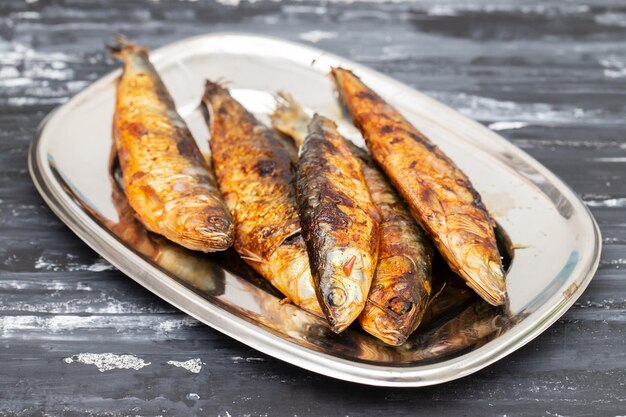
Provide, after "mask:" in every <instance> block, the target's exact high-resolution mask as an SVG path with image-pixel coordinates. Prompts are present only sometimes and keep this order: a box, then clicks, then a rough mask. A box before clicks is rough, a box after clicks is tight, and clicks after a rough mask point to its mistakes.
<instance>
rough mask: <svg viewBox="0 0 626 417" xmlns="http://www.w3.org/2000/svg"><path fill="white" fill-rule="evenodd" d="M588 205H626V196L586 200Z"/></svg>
mask: <svg viewBox="0 0 626 417" xmlns="http://www.w3.org/2000/svg"><path fill="white" fill-rule="evenodd" d="M585 204H586V205H587V206H588V207H626V198H609V199H606V200H586V201H585Z"/></svg>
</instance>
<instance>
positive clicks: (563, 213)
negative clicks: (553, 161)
mask: <svg viewBox="0 0 626 417" xmlns="http://www.w3.org/2000/svg"><path fill="white" fill-rule="evenodd" d="M151 59H152V60H153V62H154V64H155V66H156V68H157V69H158V70H159V72H160V73H161V75H162V77H163V79H164V81H165V83H166V84H167V86H168V88H169V89H170V91H171V93H172V95H173V96H174V99H175V101H176V103H177V107H178V108H179V111H180V113H181V114H182V115H183V117H184V118H185V119H186V120H187V122H188V124H189V126H190V128H191V130H192V132H193V134H194V136H195V138H196V140H197V141H198V143H199V145H200V147H201V149H203V150H205V151H206V150H207V149H208V145H207V141H208V140H209V133H208V130H207V128H206V124H205V122H204V119H203V116H202V114H201V112H200V110H199V103H200V96H201V94H202V86H203V81H204V79H206V78H210V79H218V78H219V79H222V80H226V81H227V82H228V85H229V87H230V88H231V90H232V92H233V95H234V96H235V98H237V99H238V100H239V101H241V102H242V104H243V105H245V106H246V107H247V108H248V109H250V110H251V111H252V112H254V113H255V114H256V115H258V116H259V117H260V118H261V119H262V120H267V115H268V113H269V112H271V111H272V109H273V107H274V94H275V93H276V92H277V91H279V90H283V91H288V92H290V93H291V94H293V96H294V97H295V98H296V99H298V100H299V101H300V102H301V103H303V104H304V105H305V106H306V107H307V108H308V109H310V110H313V111H317V112H319V113H322V114H324V115H326V116H329V117H331V118H333V119H335V120H336V121H337V122H338V124H339V126H340V130H342V131H343V133H344V134H345V135H346V136H347V137H349V138H351V139H352V140H354V141H355V142H357V143H358V144H362V139H361V138H360V136H359V135H358V132H357V131H356V130H355V129H354V128H353V127H352V126H351V124H350V122H349V120H348V119H347V118H346V117H345V115H344V114H343V113H342V111H341V109H340V107H339V105H338V104H337V100H336V99H335V97H334V93H333V88H332V85H331V82H330V79H329V77H328V72H329V68H330V66H334V65H341V66H343V67H346V68H350V69H353V70H354V71H355V72H356V73H357V74H358V75H359V76H361V78H362V79H363V80H364V81H365V82H366V83H367V84H369V85H370V86H371V87H372V88H373V89H374V90H376V91H377V92H379V93H380V94H381V95H382V96H383V97H384V98H385V99H387V100H388V101H389V102H390V103H391V104H392V105H394V106H396V107H397V108H398V109H399V110H400V111H401V112H402V113H403V114H404V115H405V116H406V117H407V118H408V119H409V120H410V121H411V122H412V123H414V124H415V125H416V126H417V127H418V128H419V129H420V130H422V131H423V132H425V133H426V134H427V135H428V136H429V137H430V138H431V139H432V140H433V141H434V142H435V143H436V144H437V145H439V146H440V147H441V148H442V149H443V150H444V151H445V152H446V153H447V154H448V155H449V156H450V157H451V158H452V159H453V160H454V161H455V162H456V163H457V164H458V165H459V166H460V167H461V168H462V169H463V170H464V171H465V173H466V174H467V175H468V176H469V178H470V179H471V180H472V182H473V183H474V185H475V187H476V188H477V189H478V191H479V192H480V193H481V194H482V196H483V200H484V201H485V203H486V205H487V207H488V209H489V210H490V212H491V213H492V215H493V216H494V217H495V219H496V221H497V222H498V224H499V226H500V227H501V228H502V229H503V230H505V231H506V232H507V233H508V236H509V237H510V240H511V242H512V244H513V245H512V247H513V248H517V249H515V253H514V257H513V260H512V262H511V265H510V267H509V270H508V274H507V288H508V292H509V294H510V297H511V303H510V306H509V308H508V309H507V310H506V311H505V310H504V309H498V308H494V307H491V306H488V305H486V304H485V303H483V302H481V301H480V300H478V299H477V298H472V297H470V298H469V300H467V299H465V301H464V302H463V303H461V304H459V305H454V302H453V301H454V300H452V301H451V304H453V307H454V308H452V310H449V311H448V313H447V314H444V315H442V316H440V317H436V318H434V319H433V320H431V322H430V323H428V324H427V325H424V326H422V327H420V328H419V329H418V330H417V332H415V334H414V335H413V336H412V337H411V338H410V339H409V340H408V341H407V343H405V344H404V345H403V346H400V347H390V346H386V345H384V344H383V343H382V342H379V341H377V340H376V339H374V338H373V337H371V336H369V335H367V334H365V333H364V332H362V331H361V330H359V329H358V328H351V329H349V330H348V331H346V332H345V333H344V334H342V335H335V334H333V333H332V332H330V330H329V329H328V328H327V326H326V325H325V324H324V322H323V321H321V320H320V319H318V318H316V317H313V316H311V315H309V314H307V313H304V312H302V311H300V310H299V309H298V308H296V307H294V306H293V305H289V304H281V303H280V299H281V297H280V295H279V294H277V293H276V292H275V291H274V290H273V289H272V288H269V287H268V285H267V284H266V283H265V282H264V281H263V280H261V279H260V278H258V276H257V275H255V274H254V273H253V272H252V271H251V270H250V268H249V267H247V266H246V265H245V264H243V263H242V262H241V260H240V259H238V257H237V255H235V254H234V253H233V252H227V253H222V254H217V255H215V254H214V255H205V254H201V253H192V252H189V251H187V250H185V249H182V248H180V247H177V246H176V245H174V244H172V243H169V242H167V241H165V240H164V239H162V238H159V237H157V236H154V235H151V234H149V233H147V232H146V231H145V230H144V229H142V228H141V226H139V224H138V223H136V222H135V221H134V219H133V218H132V216H130V217H129V215H128V211H127V210H126V211H125V210H124V200H123V194H120V192H121V191H120V190H119V189H117V186H116V181H115V180H114V178H112V177H114V175H111V170H110V166H109V154H110V149H111V144H112V139H111V125H112V117H113V108H114V98H115V81H116V78H117V77H118V76H119V75H120V71H119V70H118V71H115V72H114V73H112V74H109V75H107V76H105V77H103V78H102V79H100V80H99V81H97V82H95V83H94V84H93V85H91V86H90V87H88V88H87V89H85V90H84V91H82V92H81V93H80V94H78V95H77V96H76V97H74V98H73V99H72V100H70V101H69V102H68V103H67V104H65V105H63V106H62V107H60V108H58V109H57V110H56V111H54V112H53V114H51V115H50V116H49V117H48V118H47V119H46V121H45V122H44V123H43V125H42V126H41V129H40V131H39V134H38V137H37V138H36V139H35V140H34V141H33V144H32V147H31V151H30V160H29V165H30V171H31V175H32V178H33V180H34V182H35V184H36V186H37V188H38V189H39V192H40V193H41V195H42V196H43V198H44V199H45V200H46V202H47V203H48V205H49V206H50V207H51V208H52V210H53V211H54V212H55V213H56V214H57V215H58V216H59V217H60V218H61V220H63V221H64V222H65V223H66V224H67V225H68V226H69V227H70V228H71V229H72V230H73V231H74V232H75V233H76V234H77V235H78V236H79V237H80V238H81V239H83V240H84V241H85V242H86V243H87V244H88V245H89V246H91V247H92V248H93V249H95V250H96V251H97V252H99V253H100V254H101V255H102V256H103V257H105V258H106V259H107V260H109V261H110V262H111V263H112V264H113V265H115V266H116V267H117V268H119V270H121V271H123V272H124V273H125V274H127V275H128V276H129V277H131V278H132V279H134V280H135V281H137V282H138V283H139V284H141V285H143V286H144V287H146V288H147V289H149V290H150V291H152V292H153V293H154V294H156V295H157V296H159V297H161V298H162V299H164V300H166V301H167V302H169V303H171V304H172V305H174V306H176V307H177V308H179V309H180V310H182V311H184V312H186V313H188V314H190V315H191V316H193V317H195V318H196V319H198V320H200V321H202V322H203V323H206V324H207V325H209V326H211V327H213V328H215V329H217V330H219V331H220V332H223V333H225V334H227V335H229V336H231V337H233V338H234V339H237V340H239V341H241V342H243V343H245V344H247V345H249V346H251V347H253V348H255V349H258V350H259V351H261V352H264V353H266V354H268V355H271V356H274V357H276V358H279V359H282V360H284V361H286V362H289V363H292V364H294V365H297V366H300V367H302V368H305V369H308V370H310V371H313V372H318V373H321V374H324V375H328V376H331V377H335V378H340V379H344V380H347V381H354V382H359V383H364V384H371V385H381V386H425V385H432V384H438V383H442V382H445V381H450V380H453V379H456V378H460V377H463V376H465V375H468V374H471V373H472V372H475V371H477V370H479V369H481V368H484V367H485V366H487V365H489V364H491V363H493V362H495V361H497V360H498V359H501V358H503V357H504V356H506V355H507V354H509V353H511V352H513V351H514V350H516V349H518V348H520V347H521V346H523V345H524V344H526V343H528V342H529V341H530V340H532V339H533V338H535V337H537V336H538V335H539V334H540V333H541V332H543V331H544V330H546V328H548V326H550V325H551V324H552V323H554V322H555V321H556V320H557V319H558V318H559V317H560V316H561V315H562V314H563V313H565V311H566V310H567V309H568V308H569V307H570V306H571V305H572V304H573V303H574V301H575V300H576V299H577V298H578V297H579V296H580V295H581V294H582V292H583V291H584V289H585V288H586V287H587V285H588V284H589V282H590V280H591V279H592V277H593V274H594V272H595V270H596V268H597V266H598V260H599V256H600V248H601V239H600V232H599V230H598V227H597V225H596V223H595V221H594V219H593V218H592V216H591V214H590V212H589V211H588V210H587V208H586V207H585V206H584V205H583V204H582V202H581V201H580V200H579V199H578V198H577V197H576V195H575V194H574V193H573V192H572V191H571V190H570V189H569V188H568V187H567V186H566V185H565V184H563V183H562V182H561V181H560V180H559V179H558V178H557V177H556V176H555V175H554V174H552V173H551V172H550V171H549V170H547V169H546V168H545V167H543V166H542V165H540V164H539V163H538V162H537V161H535V160H534V159H532V158H531V157H530V156H528V155H527V154H525V153H524V152H522V151H521V150H520V149H518V148H516V147H515V146H513V145H512V144H510V143H509V142H507V141H506V140H505V139H503V138H501V137H500V136H498V135H497V134H496V133H494V132H492V131H490V130H489V129H487V128H486V127H484V126H482V125H481V124H479V123H476V122H474V121H472V120H469V119H468V118H466V117H465V116H463V115H461V114H459V113H458V112H456V111H454V110H452V109H450V108H449V107H446V106H445V105H443V104H441V103H439V102H437V101H435V100H433V99H431V98H429V97H427V96H425V95H423V94H421V93H419V92H417V91H415V90H413V89H411V88H410V87H408V86H406V85H404V84H401V83H399V82H397V81H394V80H392V79H390V78H388V77H386V76H384V75H382V74H380V73H378V72H376V71H373V70H371V69H368V68H366V67H363V66H361V65H358V64H356V63H354V62H350V61H348V60H346V59H343V58H341V57H338V56H334V55H331V54H328V53H326V52H324V51H321V50H318V49H314V48H311V47H308V46H302V45H299V44H296V43H291V42H286V41H283V40H279V39H273V38H266V37H260V36H256V35H254V36H253V35H245V34H210V35H206V36H199V37H194V38H190V39H187V40H183V41H180V42H177V43H174V44H171V45H168V46H166V47H163V48H160V49H158V50H156V51H154V52H153V53H152V54H151Z"/></svg>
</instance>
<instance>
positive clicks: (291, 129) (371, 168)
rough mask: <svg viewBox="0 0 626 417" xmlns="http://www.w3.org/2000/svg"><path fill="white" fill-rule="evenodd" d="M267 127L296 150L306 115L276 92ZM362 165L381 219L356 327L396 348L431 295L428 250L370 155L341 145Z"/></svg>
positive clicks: (303, 133)
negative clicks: (370, 275)
mask: <svg viewBox="0 0 626 417" xmlns="http://www.w3.org/2000/svg"><path fill="white" fill-rule="evenodd" d="M278 103H279V105H278V107H277V108H276V110H275V111H274V112H273V113H272V115H271V116H270V118H271V120H272V126H273V127H274V128H275V129H277V130H279V131H280V132H282V133H284V134H286V135H288V136H290V137H291V138H292V139H293V140H294V142H295V143H296V145H297V146H301V145H302V143H303V142H304V138H305V137H306V134H307V125H308V124H309V122H310V118H309V116H308V115H307V114H306V113H305V111H304V109H303V108H302V107H301V106H300V105H299V104H298V103H297V102H296V101H295V100H294V99H293V98H292V97H291V96H289V95H287V94H284V93H279V99H278ZM346 143H347V144H348V145H349V146H350V150H351V151H352V154H353V155H354V156H355V157H357V159H358V160H359V162H360V163H361V169H362V172H363V177H364V178H365V183H366V184H367V188H368V189H369V191H370V194H371V196H372V201H373V202H374V204H375V205H376V207H377V208H378V211H379V212H380V215H381V223H380V245H379V253H378V264H377V265H376V270H375V272H374V278H373V280H372V286H371V289H370V292H369V295H368V299H367V302H366V303H365V308H364V309H363V312H362V313H361V314H360V315H359V318H358V320H359V323H360V325H361V327H362V328H363V329H364V330H365V331H367V332H368V333H370V334H371V335H373V336H375V337H377V338H378V339H380V340H382V341H383V342H385V343H387V344H390V345H394V346H397V345H401V344H402V343H404V342H405V341H406V339H407V337H408V336H409V335H410V334H411V333H412V332H413V331H414V330H415V329H416V328H417V327H418V326H419V324H420V323H421V320H422V317H423V316H424V314H425V312H426V307H427V305H428V303H429V299H430V294H431V285H432V284H431V275H432V258H433V248H432V245H431V244H430V242H429V241H428V239H427V237H426V235H425V234H424V231H423V230H422V228H421V227H420V226H419V225H418V224H417V223H416V222H415V220H414V219H413V217H412V216H411V213H410V212H409V211H408V209H407V207H406V205H405V203H404V202H403V201H402V199H401V198H400V197H399V196H398V194H397V193H396V191H395V190H394V189H393V187H392V185H391V184H390V183H389V181H387V179H386V178H385V176H384V174H383V173H382V172H381V171H380V170H379V169H378V167H377V166H376V165H375V163H374V161H373V160H372V159H371V157H370V156H369V154H368V153H367V152H365V151H364V150H363V149H361V148H359V147H357V146H356V145H354V144H352V143H351V142H350V141H348V140H346Z"/></svg>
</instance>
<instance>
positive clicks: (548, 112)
mask: <svg viewBox="0 0 626 417" xmlns="http://www.w3.org/2000/svg"><path fill="white" fill-rule="evenodd" d="M426 93H427V94H428V95H430V96H432V97H434V98H436V99H438V100H440V101H443V102H444V103H446V104H448V105H449V106H450V107H453V108H455V109H457V110H458V111H460V112H461V113H463V114H465V115H467V116H469V117H471V118H473V119H476V120H483V121H486V120H488V121H493V122H501V121H510V120H515V121H517V122H525V123H528V124H533V125H553V124H557V123H576V122H580V121H585V123H589V121H591V120H592V121H593V123H598V124H620V125H621V124H622V123H623V120H622V119H621V118H620V117H614V116H612V115H608V116H605V114H606V111H605V110H604V109H582V108H579V107H573V106H558V107H557V106H552V105H550V104H547V103H516V102H513V101H504V100H496V99H494V98H490V97H481V96H476V95H471V94H465V93H442V92H437V91H435V92H432V91H431V92H426Z"/></svg>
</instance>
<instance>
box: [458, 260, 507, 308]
mask: <svg viewBox="0 0 626 417" xmlns="http://www.w3.org/2000/svg"><path fill="white" fill-rule="evenodd" d="M471 272H472V273H468V272H467V271H464V273H463V276H464V278H465V280H466V283H467V285H468V286H469V287H470V288H472V289H473V290H474V291H476V293H478V295H480V297H481V298H482V299H483V300H485V301H486V302H488V303H489V304H491V305H493V306H501V305H504V304H506V303H508V295H507V291H506V282H505V276H504V271H503V270H502V267H501V266H500V265H499V264H498V263H496V262H493V261H488V262H487V263H483V264H482V265H481V267H480V268H479V269H477V270H472V271H471Z"/></svg>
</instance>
